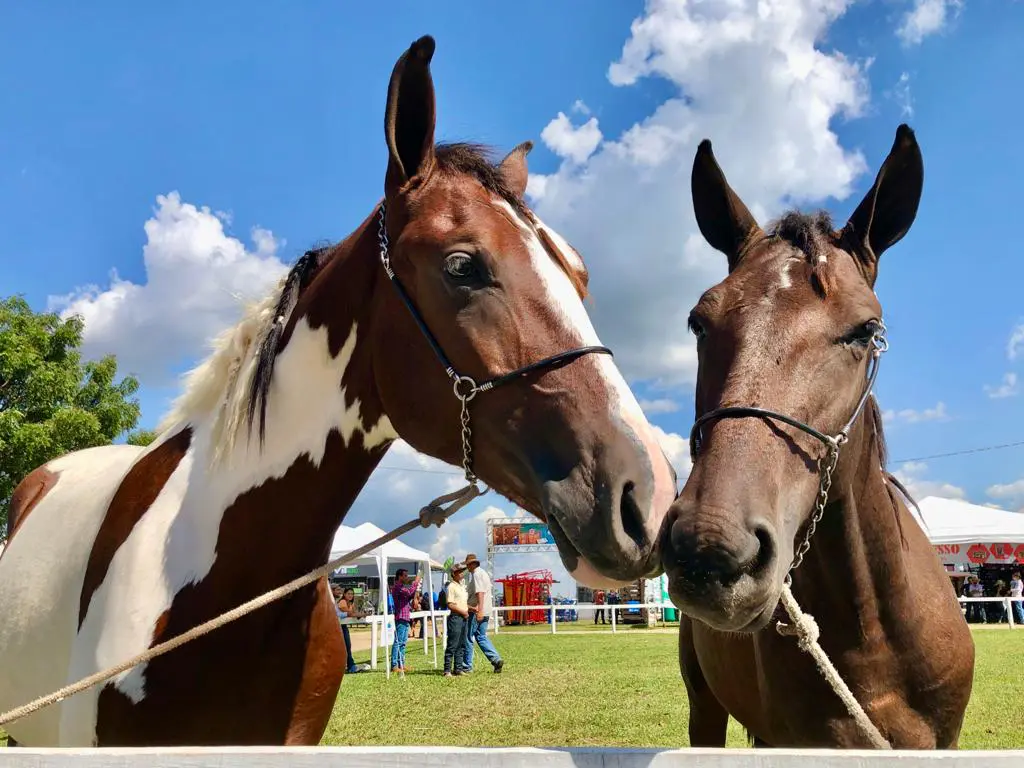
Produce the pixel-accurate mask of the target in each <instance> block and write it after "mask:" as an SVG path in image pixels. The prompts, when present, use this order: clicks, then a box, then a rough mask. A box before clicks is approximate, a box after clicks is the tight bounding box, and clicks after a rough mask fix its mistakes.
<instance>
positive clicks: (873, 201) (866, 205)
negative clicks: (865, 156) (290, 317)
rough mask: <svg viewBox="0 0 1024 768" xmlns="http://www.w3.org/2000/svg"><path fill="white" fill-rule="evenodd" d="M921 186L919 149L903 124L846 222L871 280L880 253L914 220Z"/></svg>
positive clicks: (893, 243)
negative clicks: (876, 172) (868, 187)
mask: <svg viewBox="0 0 1024 768" xmlns="http://www.w3.org/2000/svg"><path fill="white" fill-rule="evenodd" d="M923 186H924V161H923V160H922V159H921V148H920V147H919V146H918V145H917V139H916V138H915V136H914V132H913V130H911V128H910V126H908V125H906V124H905V123H904V124H901V125H900V127H899V128H897V129H896V140H895V141H894V142H893V144H892V149H891V150H890V151H889V156H888V157H887V158H885V162H884V163H882V167H881V169H879V171H878V176H876V177H875V183H874V184H873V185H872V187H871V189H869V190H868V193H867V194H866V195H865V196H864V199H863V200H861V201H860V205H858V206H857V210H855V211H854V212H853V215H852V216H851V217H850V220H849V221H848V222H847V224H846V227H847V231H848V232H849V233H850V234H851V235H852V237H853V240H854V242H855V243H856V245H857V246H858V254H857V255H858V256H859V257H860V258H861V260H863V261H864V263H865V265H866V266H867V267H868V270H869V272H870V274H871V281H872V282H874V278H875V276H876V274H877V271H878V259H879V258H880V257H881V255H882V253H883V252H884V251H885V250H886V249H887V248H891V247H892V246H894V245H896V243H898V242H899V241H900V240H901V239H902V238H903V236H904V235H905V234H907V231H908V230H909V229H910V225H911V224H913V223H914V219H915V218H916V217H917V206H918V204H919V203H920V202H921V189H922V188H923Z"/></svg>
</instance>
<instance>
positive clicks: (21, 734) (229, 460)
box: [0, 318, 398, 746]
mask: <svg viewBox="0 0 1024 768" xmlns="http://www.w3.org/2000/svg"><path fill="white" fill-rule="evenodd" d="M356 339H357V332H356V325H355V324H354V323H353V325H352V329H351V331H350V332H349V336H348V338H347V339H346V341H345V343H344V345H343V346H342V348H341V350H340V351H339V353H338V355H337V356H336V357H332V356H331V354H330V348H329V344H328V332H327V328H326V327H320V328H317V329H313V328H311V327H310V325H309V323H308V322H307V320H306V319H305V318H301V319H299V321H298V322H297V323H296V325H295V327H294V329H293V333H292V335H291V337H290V339H289V341H288V344H287V346H286V347H285V348H284V349H283V350H282V351H281V352H280V354H279V355H278V357H277V361H276V365H275V370H274V377H273V379H272V381H271V386H270V392H269V394H268V401H267V419H266V428H267V429H266V434H267V441H266V443H265V444H264V446H263V448H262V449H260V448H259V443H258V439H257V438H255V436H254V438H253V439H252V440H246V439H242V440H237V441H235V442H234V443H233V444H232V448H231V451H230V454H229V455H227V456H225V457H224V461H223V462H219V463H218V464H217V466H216V467H213V466H212V465H211V462H210V454H211V452H213V451H216V450H217V448H218V446H219V445H220V440H219V438H220V437H221V435H220V434H219V425H218V424H217V418H216V414H214V418H207V419H206V420H205V421H198V422H197V423H180V424H178V425H177V426H176V427H174V428H173V429H172V430H171V431H169V432H168V433H165V434H164V435H161V440H160V442H161V443H162V442H163V441H165V440H166V439H167V438H168V437H169V436H171V435H172V434H174V433H175V432H179V431H180V430H181V429H184V428H185V427H186V426H191V427H192V429H193V436H192V446H191V448H190V449H189V452H188V454H186V456H185V457H184V458H183V459H182V461H181V462H180V463H179V465H178V467H177V468H176V469H175V471H174V472H173V474H172V475H171V477H170V479H169V480H168V482H167V483H166V484H165V486H164V487H163V489H162V490H161V492H160V494H159V495H158V497H157V499H156V500H155V502H154V503H153V505H152V506H151V507H150V509H149V510H147V512H146V514H145V515H143V517H142V519H141V520H139V521H138V523H137V524H136V525H135V527H134V528H133V529H132V531H131V533H130V534H129V536H128V538H127V539H126V540H125V541H124V543H123V544H122V545H121V547H120V548H119V549H118V550H117V552H116V553H115V554H114V557H113V558H112V559H111V561H110V565H109V569H108V571H107V574H106V576H105V577H104V579H103V582H102V583H101V584H100V585H99V587H98V588H97V589H96V591H95V592H94V593H93V596H92V600H91V602H90V604H89V608H88V612H87V614H86V616H85V619H84V621H83V623H82V627H81V631H80V632H77V633H76V628H77V622H78V600H79V595H80V592H81V587H82V581H83V579H84V574H85V566H86V563H87V562H88V558H89V553H90V550H91V547H90V546H88V544H87V543H86V542H92V541H93V540H94V539H95V536H96V532H97V531H98V530H99V526H100V523H101V521H102V519H103V515H104V513H105V512H106V509H107V506H108V504H109V501H110V499H111V497H112V496H113V493H114V491H115V489H116V488H117V485H118V483H119V481H120V480H121V478H122V477H123V475H124V473H125V472H126V471H127V470H128V468H129V467H130V465H131V463H132V462H133V461H134V460H135V459H136V458H137V457H139V456H141V455H142V454H143V451H142V450H141V449H138V448H135V447H126V448H124V449H123V450H124V451H125V453H123V454H122V456H123V458H121V459H119V460H118V461H116V462H115V461H113V460H111V461H110V462H109V469H106V466H107V465H103V466H100V465H99V462H98V461H97V460H96V459H92V458H91V456H92V455H91V454H89V452H80V453H76V454H71V455H70V456H67V457H64V458H63V459H59V460H58V461H57V462H54V463H53V464H51V468H53V469H54V470H55V471H57V470H59V471H61V477H60V479H59V480H58V482H57V485H56V486H55V488H54V489H53V490H52V491H51V492H50V494H49V495H48V496H47V497H46V498H44V499H43V500H42V501H41V502H40V503H39V505H38V506H37V507H36V509H35V510H33V512H32V514H31V515H30V516H29V517H28V518H27V519H26V521H25V524H24V525H23V526H22V528H21V529H20V530H19V532H18V536H17V537H16V539H15V541H14V545H15V546H14V550H13V551H9V552H7V553H5V555H4V558H3V562H2V568H0V605H3V606H4V611H5V614H7V613H13V614H15V615H21V616H23V618H24V621H23V622H22V623H20V624H19V623H18V622H17V621H15V622H13V623H11V622H8V621H7V620H6V617H5V621H4V622H2V624H3V629H2V630H0V648H3V649H4V652H3V653H0V702H2V703H3V705H4V706H7V705H9V706H16V705H18V704H23V703H25V701H27V700H29V699H31V698H33V697H34V696H37V695H41V694H43V693H48V692H50V691H52V690H55V689H57V688H59V687H61V686H63V685H65V684H67V683H68V682H71V681H73V680H77V679H79V678H81V677H84V676H85V675H88V674H91V673H93V672H97V671H99V670H101V669H105V668H107V667H109V666H111V665H114V664H116V663H119V662H121V661H124V660H126V659H128V658H131V657H133V656H135V655H137V654H139V653H141V652H142V651H144V650H146V649H147V648H148V647H149V646H150V645H151V644H152V638H153V632H154V629H155V627H156V623H157V620H158V619H159V617H160V616H161V614H163V613H164V611H166V610H167V609H168V608H170V606H171V603H172V602H173V599H174V597H175V595H177V593H178V592H179V591H180V590H181V589H182V588H183V587H185V586H187V585H189V584H193V583H198V582H200V581H202V580H203V578H205V577H206V576H207V574H208V573H209V572H210V569H211V568H212V567H213V564H214V562H215V560H216V557H217V538H218V534H219V531H220V525H221V521H222V518H223V516H224V513H225V511H226V510H227V509H228V508H229V507H230V506H231V504H232V503H233V502H234V501H235V500H236V499H237V498H238V497H239V496H240V495H241V494H243V493H245V492H246V491H248V490H250V489H252V488H255V487H258V486H260V485H262V484H263V483H264V482H266V481H268V480H271V479H274V478H280V477H282V476H283V475H284V474H285V473H286V472H287V471H288V469H289V468H290V467H291V466H292V465H293V464H294V463H295V462H296V460H298V459H299V458H300V457H301V456H308V457H309V460H310V461H312V462H313V463H314V464H316V465H319V463H320V462H321V461H322V460H323V457H324V453H325V450H326V445H327V439H328V436H329V435H330V433H331V432H332V431H334V430H337V431H338V432H339V433H340V434H341V436H342V438H343V440H344V441H345V444H346V445H348V444H351V441H352V439H353V437H354V436H355V434H356V433H357V432H358V433H360V434H361V435H362V444H363V446H364V447H366V448H367V449H369V448H373V447H376V446H379V445H381V444H383V443H386V442H389V441H391V440H394V439H396V438H397V437H398V435H397V433H396V432H395V430H394V428H393V427H392V426H391V422H390V421H389V420H388V419H387V417H382V418H381V419H380V420H379V421H378V422H377V423H375V424H371V425H367V424H364V422H363V420H362V416H361V414H360V407H361V403H360V400H359V398H358V397H351V396H350V397H349V399H351V401H352V402H351V404H350V405H346V389H347V387H346V386H345V385H344V376H345V372H346V370H347V368H348V366H349V363H350V361H351V359H352V355H353V352H354V351H355V347H356ZM221 380H225V379H223V378H222V379H221ZM206 401H207V404H208V401H209V398H206ZM254 435H255V431H254ZM156 445H157V444H154V445H153V446H150V447H149V448H148V449H146V450H153V449H154V448H155V447H156ZM94 450H105V451H106V450H110V451H112V450H115V449H113V448H105V449H94ZM127 452H131V453H130V455H129V454H128V453H127ZM90 488H93V489H94V490H93V491H92V492H90V490H89V489H90ZM41 536H46V537H48V539H50V540H51V541H48V542H47V543H46V544H43V543H42V542H40V541H39V537H41ZM55 537H56V545H57V546H54V542H53V541H52V539H54V538H55ZM33 545H34V547H35V549H36V550H37V551H36V552H32V550H33ZM33 557H34V558H36V561H37V562H39V563H42V564H44V565H45V567H40V566H38V565H37V564H36V562H34V561H33V560H32V558H33ZM26 562H27V564H26ZM19 567H20V568H21V569H22V570H21V572H17V573H15V569H17V568H19ZM54 600H57V601H58V605H56V606H55V605H52V603H53V601H54ZM40 602H45V603H47V604H49V605H47V606H45V607H44V606H42V605H40ZM76 634H77V636H76ZM12 644H13V647H14V648H15V651H14V652H13V653H12V652H11V648H12ZM33 660H38V663H36V664H34V665H33V664H32V661H33ZM47 665H48V666H47ZM42 666H47V671H46V672H45V673H42V672H40V669H41V667H42ZM22 669H25V670H29V671H28V672H23V671H21V670H22ZM145 670H146V667H145V665H139V666H137V667H135V668H133V669H132V670H129V671H128V672H126V673H124V674H123V675H121V676H119V677H118V678H115V680H114V685H115V686H116V688H117V690H119V691H121V692H122V693H124V694H125V695H126V696H127V697H128V698H130V699H131V700H132V701H134V702H139V701H141V700H143V699H144V698H145V696H146V681H145ZM29 672H31V674H29ZM100 690H101V687H99V686H97V687H94V688H92V689H90V690H88V691H85V692H83V693H81V694H79V695H77V696H74V697H72V698H70V699H68V700H67V701H65V702H63V703H62V704H59V705H54V706H52V707H49V708H47V709H46V710H43V711H42V712H41V713H39V714H38V715H35V716H33V718H29V719H26V721H25V722H23V723H18V724H16V725H15V726H12V729H11V733H12V735H14V737H15V738H16V739H18V740H19V741H23V742H24V743H26V744H30V745H38V746H43V745H60V746H91V745H92V744H93V742H94V740H95V732H96V716H97V699H98V696H99V691H100Z"/></svg>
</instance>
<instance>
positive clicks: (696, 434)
mask: <svg viewBox="0 0 1024 768" xmlns="http://www.w3.org/2000/svg"><path fill="white" fill-rule="evenodd" d="M869 344H870V346H871V360H870V362H869V363H868V364H869V365H870V368H869V369H868V374H867V381H866V382H865V384H864V391H863V392H862V393H861V396H860V400H859V401H858V402H857V407H856V408H854V409H853V415H852V416H850V418H849V420H848V421H847V422H846V424H844V425H843V428H842V429H840V430H839V431H838V432H837V433H836V434H835V435H834V436H833V435H828V434H826V433H824V432H821V431H820V430H817V429H815V428H814V427H812V426H811V425H809V424H805V423H804V422H802V421H800V420H799V419H794V418H793V417H792V416H786V415H785V414H784V413H777V412H775V411H770V410H768V409H767V408H755V407H753V406H743V405H739V406H727V407H725V408H716V409H715V410H712V411H708V412H707V413H705V414H703V415H702V416H700V417H699V418H698V419H697V420H696V421H695V422H694V423H693V427H692V428H691V429H690V458H691V459H693V460H696V459H697V454H698V453H700V448H701V441H702V437H703V435H702V431H701V428H702V427H703V426H704V425H705V424H708V423H710V422H713V421H718V420H720V419H738V418H745V417H755V418H766V419H772V420H774V421H781V422H782V423H783V424H788V425H789V426H791V427H795V428H796V429H799V430H801V431H802V432H805V433H807V434H808V435H810V436H811V437H813V438H815V439H816V440H819V441H821V442H822V443H823V444H824V445H825V449H826V453H825V456H824V457H822V458H820V459H818V494H817V497H816V499H815V502H814V510H813V511H812V512H811V516H810V520H809V521H808V524H807V530H806V532H805V533H804V538H803V540H802V541H801V542H800V545H799V546H798V547H797V548H796V550H795V552H794V555H793V561H792V563H790V566H789V571H788V572H787V573H786V577H785V581H786V583H787V584H791V583H792V573H793V571H794V570H796V569H797V568H799V567H800V565H801V563H803V561H804V556H805V555H806V554H807V552H808V550H809V549H810V548H811V539H812V538H813V537H814V533H815V531H816V530H817V528H818V523H819V522H821V518H822V516H823V515H824V514H825V506H826V505H827V504H828V494H829V491H830V490H831V488H832V473H833V472H835V469H836V466H837V465H838V464H839V448H840V447H841V446H842V445H843V444H844V443H846V441H847V440H848V439H849V437H850V430H851V429H852V428H853V425H854V423H855V422H856V421H857V419H858V418H859V417H860V415H861V413H862V412H863V411H864V406H865V405H866V404H867V402H868V398H869V397H871V390H872V389H873V388H874V386H875V379H877V378H878V367H879V363H880V360H881V357H882V353H883V352H885V351H886V350H887V349H889V342H888V340H887V339H886V336H885V323H883V322H882V321H881V320H879V321H878V328H877V329H876V330H875V332H874V333H873V334H872V336H871V340H870V342H869Z"/></svg>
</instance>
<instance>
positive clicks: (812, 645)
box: [775, 579, 892, 749]
mask: <svg viewBox="0 0 1024 768" xmlns="http://www.w3.org/2000/svg"><path fill="white" fill-rule="evenodd" d="M782 606H783V607H784V608H785V609H786V613H788V614H789V618H790V621H792V622H793V623H792V624H784V623H782V622H781V621H780V622H779V623H778V624H776V626H775V629H776V630H777V631H778V633H779V634H780V635H788V636H795V637H796V638H797V647H798V648H799V649H800V650H801V651H804V652H805V653H809V654H810V655H811V658H813V659H814V663H815V664H817V665H818V670H819V671H820V672H821V674H822V676H824V678H825V680H826V681H827V682H828V684H829V685H830V686H832V690H833V691H835V692H836V694H837V695H838V696H839V698H840V699H841V700H842V702H843V705H844V706H845V707H846V709H847V711H848V712H849V713H850V715H851V716H852V717H853V719H854V720H855V721H856V723H857V725H858V726H860V728H861V730H862V731H864V733H865V734H866V735H867V737H868V739H869V740H870V741H871V745H872V746H873V747H875V748H876V749H892V745H891V744H890V743H889V742H888V741H886V739H885V738H884V737H883V736H882V734H881V732H880V731H879V730H878V728H876V727H875V724H874V723H872V722H871V719H870V718H869V717H868V715H867V712H865V711H864V708H863V707H862V706H861V705H860V702H858V701H857V699H856V697H855V696H854V695H853V691H851V690H850V688H849V686H847V685H846V681H844V680H843V678H842V677H841V676H840V674H839V671H838V670H837V669H836V668H835V666H834V665H833V664H832V660H831V659H829V657H828V654H827V653H825V649H824V648H822V647H821V645H819V644H818V637H819V636H820V634H821V630H820V629H819V628H818V622H816V621H815V620H814V617H813V616H811V614H809V613H804V611H803V610H802V609H801V608H800V604H799V603H797V601H796V598H795V597H793V591H792V590H791V589H790V584H789V579H786V583H785V584H784V585H783V587H782Z"/></svg>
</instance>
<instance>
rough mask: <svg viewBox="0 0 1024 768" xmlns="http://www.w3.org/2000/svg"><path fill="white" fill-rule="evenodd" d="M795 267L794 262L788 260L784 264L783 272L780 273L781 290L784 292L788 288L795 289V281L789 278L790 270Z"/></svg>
mask: <svg viewBox="0 0 1024 768" xmlns="http://www.w3.org/2000/svg"><path fill="white" fill-rule="evenodd" d="M792 266H793V262H792V261H790V260H789V259H787V260H786V261H784V262H783V263H782V271H781V272H779V290H780V291H784V290H786V289H787V288H792V287H793V281H792V280H791V279H790V277H789V268H790V267H792Z"/></svg>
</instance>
